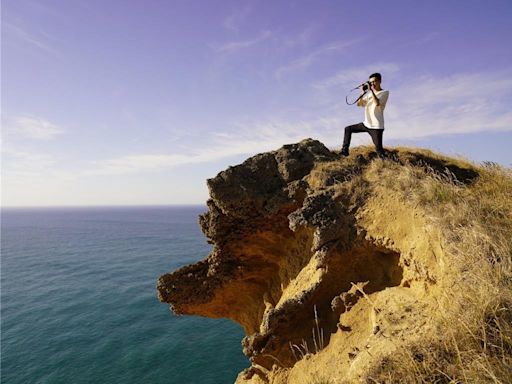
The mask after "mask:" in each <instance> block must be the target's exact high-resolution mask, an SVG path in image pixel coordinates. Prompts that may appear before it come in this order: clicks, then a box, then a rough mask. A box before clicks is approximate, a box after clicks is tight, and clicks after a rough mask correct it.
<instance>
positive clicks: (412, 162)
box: [308, 147, 512, 384]
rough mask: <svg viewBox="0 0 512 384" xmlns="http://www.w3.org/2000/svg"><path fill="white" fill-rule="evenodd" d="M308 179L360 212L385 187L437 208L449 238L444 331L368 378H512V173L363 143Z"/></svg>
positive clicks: (441, 310) (441, 317) (441, 316)
mask: <svg viewBox="0 0 512 384" xmlns="http://www.w3.org/2000/svg"><path fill="white" fill-rule="evenodd" d="M443 168H444V170H443ZM447 169H449V170H450V171H447ZM454 172H455V173H454ZM457 172H458V173H457ZM472 173H473V174H476V175H477V176H478V177H476V178H472V177H473V176H471V177H470V176H468V178H466V176H467V175H471V174H472ZM461 180H462V181H461ZM308 182H309V183H310V185H312V186H313V187H315V188H322V187H324V188H329V187H334V189H335V190H336V191H337V195H338V196H339V198H340V199H343V198H344V197H345V196H350V197H347V198H350V199H351V201H349V202H348V203H349V204H351V206H352V207H353V208H357V206H359V205H360V203H361V201H363V200H364V198H365V195H366V194H368V193H369V192H368V191H369V190H371V189H372V188H385V189H386V190H387V191H389V193H394V194H396V195H398V196H400V198H401V199H403V201H404V202H405V201H407V202H408V203H410V204H413V205H415V206H418V207H421V208H422V209H423V211H424V212H429V213H430V214H429V216H431V220H432V221H433V223H434V224H435V225H436V226H438V227H439V228H440V229H441V230H442V233H444V234H446V235H447V245H446V247H447V249H446V251H447V254H449V255H450V257H449V258H447V265H446V271H447V272H446V274H445V276H443V282H442V290H441V292H443V293H442V295H441V297H439V298H438V300H439V303H438V304H439V306H438V311H437V313H436V314H434V315H433V316H435V317H436V318H435V322H436V323H437V324H438V329H437V333H433V334H432V335H431V336H430V340H424V342H423V343H422V344H421V345H408V346H406V347H401V348H400V349H399V350H398V352H397V353H395V354H394V355H393V356H390V357H387V358H385V359H383V360H382V361H380V362H379V363H378V364H376V365H375V366H374V367H373V368H372V369H371V370H370V372H369V374H368V377H367V382H368V383H503V384H505V383H510V382H512V170H511V169H509V168H504V167H501V166H498V165H496V164H493V163H484V164H475V163H471V162H469V161H467V160H464V159H453V158H448V157H445V156H442V155H439V154H436V153H434V152H431V151H428V150H421V149H410V148H404V147H397V148H394V149H392V150H391V154H390V156H389V158H388V159H384V160H381V159H376V158H374V157H372V149H371V148H370V147H359V148H355V149H354V150H352V152H351V156H350V157H348V158H342V159H340V161H338V162H330V163H324V164H319V165H318V166H317V167H316V168H315V170H314V171H313V172H312V173H311V174H310V176H309V179H308ZM369 186H370V188H368V187H369Z"/></svg>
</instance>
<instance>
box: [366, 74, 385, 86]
mask: <svg viewBox="0 0 512 384" xmlns="http://www.w3.org/2000/svg"><path fill="white" fill-rule="evenodd" d="M368 79H369V83H370V84H371V86H372V87H373V88H374V89H377V90H378V89H380V82H381V81H382V76H381V75H380V73H372V74H371V75H370V76H369V77H368Z"/></svg>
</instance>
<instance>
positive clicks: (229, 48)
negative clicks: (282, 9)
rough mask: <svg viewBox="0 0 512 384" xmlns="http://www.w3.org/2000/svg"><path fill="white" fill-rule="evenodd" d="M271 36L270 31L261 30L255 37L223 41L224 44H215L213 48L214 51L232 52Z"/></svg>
mask: <svg viewBox="0 0 512 384" xmlns="http://www.w3.org/2000/svg"><path fill="white" fill-rule="evenodd" d="M271 36H272V32H271V31H262V32H261V33H260V34H259V35H258V36H257V37H255V38H253V39H249V40H241V41H232V42H229V43H224V44H222V45H220V46H217V47H213V49H214V50H215V51H217V52H218V53H229V52H234V51H238V50H240V49H245V48H248V47H251V46H253V45H256V44H259V43H261V42H262V41H265V40H267V39H268V38H270V37H271Z"/></svg>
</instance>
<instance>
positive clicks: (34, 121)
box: [3, 116, 65, 140]
mask: <svg viewBox="0 0 512 384" xmlns="http://www.w3.org/2000/svg"><path fill="white" fill-rule="evenodd" d="M3 131H4V133H5V134H6V135H7V136H22V137H26V138H30V139H35V140H48V139H51V138H53V137H54V136H56V135H59V134H62V133H64V132H65V130H64V129H63V128H61V127H59V126H57V125H55V124H53V123H50V122H49V121H48V120H45V119H42V118H38V117H27V116H21V117H15V118H8V119H6V124H5V125H4V128H3Z"/></svg>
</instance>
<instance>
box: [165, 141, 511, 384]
mask: <svg viewBox="0 0 512 384" xmlns="http://www.w3.org/2000/svg"><path fill="white" fill-rule="evenodd" d="M511 180H512V178H511V176H510V170H507V169H503V168H501V167H499V166H497V165H495V164H486V165H483V166H479V165H475V164H472V163H469V162H466V161H463V160H460V159H450V158H447V157H444V156H442V155H438V154H435V153H433V152H430V151H427V150H421V149H407V148H394V149H391V150H390V151H389V152H388V155H387V157H386V158H384V159H380V158H377V157H376V156H375V154H374V153H373V151H372V150H371V149H369V148H366V147H360V148H356V149H355V150H353V151H352V154H351V156H349V157H347V158H345V157H340V156H339V154H338V153H336V152H333V151H330V150H329V149H327V148H326V147H325V146H324V145H323V144H322V143H320V142H318V141H316V140H311V139H307V140H303V141H301V142H300V143H297V144H291V145H285V146H283V147H282V148H280V149H278V150H276V151H273V152H268V153H262V154H258V155H256V156H254V157H251V158H249V159H247V160H246V161H245V162H243V163H242V164H240V165H237V166H234V167H229V168H228V169H227V170H225V171H223V172H220V173H219V174H218V175H217V176H216V177H214V178H212V179H209V180H208V188H209V192H210V199H209V200H208V212H206V213H204V214H203V215H201V216H200V217H199V224H200V226H201V229H202V231H203V233H204V234H205V236H206V237H207V239H208V242H209V243H211V244H212V245H213V251H212V252H211V254H210V255H209V256H208V257H206V258H205V259H204V260H202V261H200V262H198V263H196V264H194V265H189V266H185V267H183V268H181V269H179V270H177V271H174V272H172V273H168V274H165V275H163V276H161V277H160V278H159V279H158V283H157V289H158V295H159V298H160V300H161V301H162V302H166V303H169V304H170V305H171V307H172V309H173V310H174V312H175V313H177V314H191V315H200V316H206V317H214V318H220V317H225V318H230V319H232V320H234V321H236V322H238V323H239V324H241V325H242V326H243V328H244V330H245V333H246V337H245V338H244V339H243V341H242V346H243V351H244V353H245V354H246V355H247V356H248V358H249V359H250V361H251V363H252V366H251V368H249V369H247V370H246V371H244V372H242V373H240V375H239V377H238V379H237V383H268V382H270V383H324V382H326V383H359V382H361V383H364V382H369V383H370V382H379V383H380V382H416V381H415V380H416V379H415V378H418V377H422V380H423V379H424V380H427V381H428V382H447V383H448V382H450V380H459V379H461V380H463V379H464V377H466V379H467V377H468V376H467V375H470V376H469V377H474V378H478V379H479V380H480V379H482V380H484V379H485V380H489V382H500V381H499V380H503V378H504V377H507V375H508V374H510V373H511V371H510V367H512V364H511V363H510V355H512V342H511V338H510V336H511V334H512V333H511V328H512V325H510V324H509V325H510V326H508V328H507V323H510V321H509V320H510V319H512V314H511V310H510V305H509V304H510V303H511V302H512V300H510V292H511V290H510V288H511V285H512V283H511V281H512V279H511V276H512V274H511V273H510V270H511V268H510V254H511V251H510V250H511V249H512V246H511V241H510V235H511V234H512V231H511V230H512V222H511V213H512V203H511V200H512V199H510V197H511V196H510V193H511V192H510V191H511V190H512V181H511ZM489 292H493V295H492V297H491V296H490V295H489ZM486 324H487V325H486ZM489 324H491V325H489ZM503 324H504V325H503ZM482 326H483V331H482ZM491 328H492V329H491ZM482 332H483V333H482ZM475 335H476V336H475ZM472 337H473V339H474V340H473V339H472ZM491 339H492V340H493V343H494V344H496V345H498V344H499V347H496V348H497V349H499V351H498V350H497V349H496V348H495V349H496V351H494V352H493V353H494V354H492V353H490V352H489V351H490V349H489V348H490V346H489V343H490V340H491ZM498 339H499V340H498ZM482 340H484V341H482ZM486 343H487V344H486ZM500 343H501V344H500ZM491 344H492V343H491ZM461 350H462V351H463V352H461ZM482 356H485V359H484V360H482V363H481V364H483V366H484V368H485V369H484V370H483V369H482V367H478V365H475V363H474V361H475V359H477V358H478V357H482ZM485 370H487V371H488V373H485ZM481 372H484V373H481ZM422 375H423V376H422ZM471 375H473V376H471ZM492 377H494V379H496V380H498V381H491V380H494V379H492ZM509 377H510V376H509ZM437 379H439V380H440V381H435V380H437ZM429 380H430V381H429ZM442 380H445V381H442ZM446 380H448V381H446ZM485 380H484V381H485ZM419 382H421V380H420V381H419ZM454 382H455V381H454ZM502 382H506V381H502Z"/></svg>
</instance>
